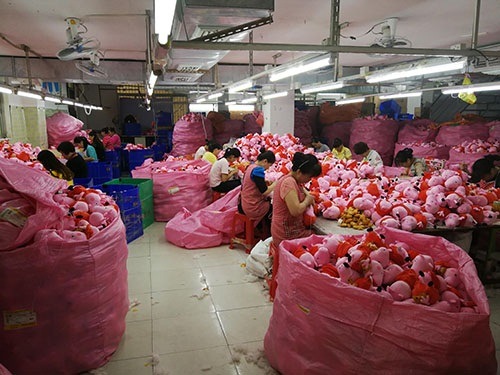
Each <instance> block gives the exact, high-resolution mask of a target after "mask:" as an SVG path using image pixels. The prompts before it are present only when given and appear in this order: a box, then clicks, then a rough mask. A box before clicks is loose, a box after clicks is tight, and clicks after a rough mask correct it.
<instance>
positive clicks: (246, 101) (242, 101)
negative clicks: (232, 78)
mask: <svg viewBox="0 0 500 375" xmlns="http://www.w3.org/2000/svg"><path fill="white" fill-rule="evenodd" d="M256 101H257V97H256V96H254V97H253V98H246V99H243V100H241V103H243V104H247V103H255V102H256Z"/></svg>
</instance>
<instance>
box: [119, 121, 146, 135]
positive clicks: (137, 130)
mask: <svg viewBox="0 0 500 375" xmlns="http://www.w3.org/2000/svg"><path fill="white" fill-rule="evenodd" d="M141 134H142V129H141V124H137V123H126V124H123V135H129V136H138V135H141Z"/></svg>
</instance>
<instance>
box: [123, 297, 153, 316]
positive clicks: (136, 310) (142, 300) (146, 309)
mask: <svg viewBox="0 0 500 375" xmlns="http://www.w3.org/2000/svg"><path fill="white" fill-rule="evenodd" d="M129 301H130V304H131V305H132V304H135V305H136V306H131V308H130V310H129V312H128V313H127V322H136V321H139V320H149V321H151V293H144V294H131V295H129Z"/></svg>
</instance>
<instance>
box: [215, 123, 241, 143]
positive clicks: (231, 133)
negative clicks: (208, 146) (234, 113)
mask: <svg viewBox="0 0 500 375" xmlns="http://www.w3.org/2000/svg"><path fill="white" fill-rule="evenodd" d="M244 124H245V123H244V122H243V121H242V120H226V121H224V122H223V123H222V124H221V127H220V131H217V130H215V132H214V138H215V140H216V141H217V142H218V143H220V145H221V146H222V145H224V143H227V142H229V140H230V139H231V138H240V137H241V136H243V135H246V134H245V133H244V132H243V128H244Z"/></svg>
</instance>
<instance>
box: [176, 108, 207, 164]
mask: <svg viewBox="0 0 500 375" xmlns="http://www.w3.org/2000/svg"><path fill="white" fill-rule="evenodd" d="M189 115H193V116H191V117H188V115H185V116H183V117H182V118H181V119H180V120H179V121H177V122H176V123H175V126H174V132H173V135H172V142H173V147H172V152H171V154H172V155H173V156H181V155H189V154H194V153H195V152H196V150H197V149H198V148H199V147H200V146H202V145H204V144H205V143H206V141H205V139H212V137H213V128H212V123H211V122H210V120H208V119H206V118H202V117H201V116H200V115H196V117H195V116H194V114H189Z"/></svg>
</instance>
